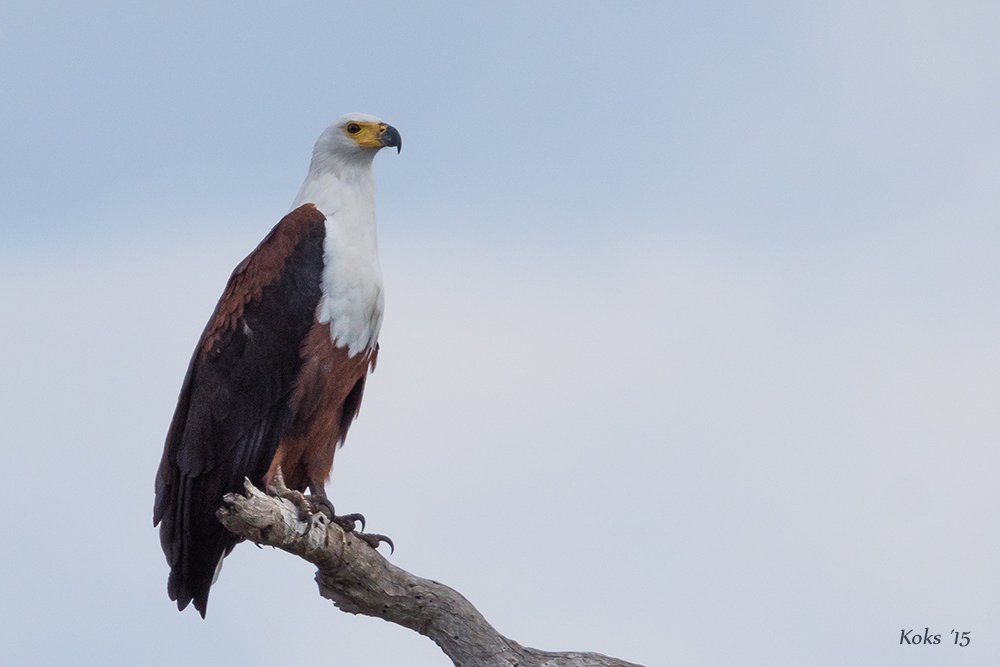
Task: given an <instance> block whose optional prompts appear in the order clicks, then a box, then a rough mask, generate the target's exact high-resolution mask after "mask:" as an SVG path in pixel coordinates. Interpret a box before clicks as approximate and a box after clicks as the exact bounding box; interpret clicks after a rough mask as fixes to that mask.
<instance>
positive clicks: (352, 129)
mask: <svg viewBox="0 0 1000 667" xmlns="http://www.w3.org/2000/svg"><path fill="white" fill-rule="evenodd" d="M360 131H361V126H360V125H358V124H357V123H348V124H347V132H348V133H349V134H357V133H358V132H360Z"/></svg>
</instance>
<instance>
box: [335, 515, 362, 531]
mask: <svg viewBox="0 0 1000 667" xmlns="http://www.w3.org/2000/svg"><path fill="white" fill-rule="evenodd" d="M333 521H334V522H335V523H336V524H337V525H338V526H340V527H341V528H343V529H344V530H345V531H347V532H348V533H353V532H355V530H354V529H355V527H356V526H355V523H360V524H361V530H362V531H363V530H364V529H365V517H364V515H363V514H358V513H354V514H344V515H342V516H335V517H333Z"/></svg>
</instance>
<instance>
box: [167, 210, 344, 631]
mask: <svg viewBox="0 0 1000 667" xmlns="http://www.w3.org/2000/svg"><path fill="white" fill-rule="evenodd" d="M324 221H325V217H324V216H323V214H322V213H320V212H319V211H318V210H316V208H315V207H313V206H311V205H306V206H302V207H299V208H297V209H295V210H294V211H292V212H291V213H289V214H288V215H286V216H285V217H284V218H283V219H282V220H281V221H280V222H279V223H278V224H277V225H276V226H275V227H274V229H272V230H271V233H270V234H268V236H267V237H266V238H265V239H264V240H263V241H262V242H261V244H260V245H259V246H258V247H257V248H256V249H255V250H254V251H253V252H252V253H251V254H250V255H249V256H248V257H247V258H246V259H245V260H244V261H243V262H242V263H241V264H240V265H239V266H238V267H237V268H236V270H235V271H234V272H233V275H232V276H231V277H230V279H229V283H228V284H227V286H226V290H225V292H224V293H223V295H222V298H221V299H220V300H219V304H218V306H216V309H215V313H214V314H213V315H212V318H211V320H210V321H209V323H208V326H206V328H205V331H204V333H203V334H202V336H201V340H200V341H199V343H198V347H197V349H196V350H195V352H194V356H193V357H192V359H191V363H190V365H189V366H188V371H187V375H186V376H185V378H184V383H183V386H182V387H181V393H180V398H179V400H178V402H177V409H176V411H175V412H174V417H173V421H172V422H171V424H170V430H169V432H168V433H167V441H166V444H165V446H164V450H163V458H162V460H161V461H160V468H159V471H158V472H157V475H156V502H155V505H154V508H153V525H157V524H159V525H160V543H161V545H162V547H163V552H164V554H165V555H166V557H167V563H168V564H169V565H170V578H169V580H168V583H167V591H168V593H169V595H170V599H172V600H176V601H177V607H178V608H179V609H184V608H185V607H186V606H187V604H188V603H189V602H191V601H192V600H193V601H194V606H195V608H196V609H197V610H198V611H199V612H200V613H201V615H202V616H204V615H205V609H206V606H207V604H208V592H209V588H210V587H211V585H212V578H213V575H214V573H215V570H216V567H217V566H218V564H219V561H220V560H221V559H222V557H223V556H225V555H226V554H227V553H229V551H231V550H232V548H233V546H234V545H235V544H236V542H237V540H236V538H235V537H233V535H232V534H231V533H229V532H228V531H226V530H225V529H224V528H223V527H222V525H221V524H220V523H219V522H218V520H217V519H216V518H215V511H216V510H217V509H218V508H219V507H220V506H221V504H222V496H223V495H225V494H226V493H229V492H232V491H237V490H239V489H241V488H242V482H243V478H244V477H249V478H250V479H251V480H254V481H255V482H258V483H259V482H260V479H261V478H262V477H263V475H264V473H265V472H266V471H267V468H268V465H269V464H270V462H271V458H272V457H273V456H274V452H275V449H276V448H277V446H278V442H279V441H280V439H281V437H282V435H283V434H284V432H285V431H286V430H287V429H288V427H289V424H290V423H291V418H292V415H291V408H290V407H289V399H290V397H291V396H292V394H293V392H294V388H295V378H296V376H297V375H298V372H299V369H300V368H301V366H302V359H301V356H300V354H299V350H300V346H301V344H302V341H303V339H304V337H305V336H306V334H307V333H308V331H309V329H310V328H311V327H312V325H313V322H314V318H315V312H316V306H317V304H318V302H319V299H320V282H321V277H322V271H323V239H324V234H325V227H324Z"/></svg>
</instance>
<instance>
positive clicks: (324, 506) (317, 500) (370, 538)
mask: <svg viewBox="0 0 1000 667" xmlns="http://www.w3.org/2000/svg"><path fill="white" fill-rule="evenodd" d="M309 491H310V493H309V495H308V496H306V498H307V499H308V501H309V503H310V504H311V505H313V506H314V507H316V508H317V509H318V510H319V511H321V512H323V514H326V516H327V518H328V519H330V521H333V522H334V523H335V524H337V525H338V526H340V527H341V528H343V529H344V532H346V533H354V534H355V535H357V536H358V537H360V538H361V539H362V540H364V541H365V543H367V544H368V546H370V547H371V548H372V549H378V545H379V544H381V543H382V542H385V543H386V544H388V545H389V553H390V554H391V553H392V552H393V551H395V550H396V545H394V544H393V543H392V540H390V539H389V538H388V537H386V536H385V535H379V534H378V533H366V532H364V530H365V517H364V515H362V514H357V513H354V514H344V515H342V516H337V514H336V512H335V511H334V509H333V503H331V502H330V499H329V498H327V496H326V487H325V486H324V485H323V484H321V483H320V484H314V483H312V482H310V483H309ZM359 522H360V523H361V531H362V532H360V533H359V532H357V530H356V529H357V524H358V523H359Z"/></svg>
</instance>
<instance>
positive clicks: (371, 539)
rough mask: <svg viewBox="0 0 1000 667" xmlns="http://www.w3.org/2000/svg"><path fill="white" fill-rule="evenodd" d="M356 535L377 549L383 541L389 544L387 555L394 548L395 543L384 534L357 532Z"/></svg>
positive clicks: (390, 553)
mask: <svg viewBox="0 0 1000 667" xmlns="http://www.w3.org/2000/svg"><path fill="white" fill-rule="evenodd" d="M357 536H358V537H360V538H361V539H362V540H364V541H365V544H367V545H368V546H370V547H371V548H372V549H375V550H378V545H379V544H381V543H382V542H385V543H386V544H388V545H389V555H390V556H391V555H392V552H393V551H395V550H396V545H395V544H393V543H392V540H390V539H389V538H388V537H386V536H385V535H379V534H378V533H357Z"/></svg>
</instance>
